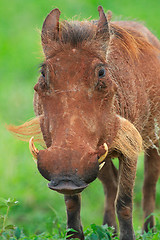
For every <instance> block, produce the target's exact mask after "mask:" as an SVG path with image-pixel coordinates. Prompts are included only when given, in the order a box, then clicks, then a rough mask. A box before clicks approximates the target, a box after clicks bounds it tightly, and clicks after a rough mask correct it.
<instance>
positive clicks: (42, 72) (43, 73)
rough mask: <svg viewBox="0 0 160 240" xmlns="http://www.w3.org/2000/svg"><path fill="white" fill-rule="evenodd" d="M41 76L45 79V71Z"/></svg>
mask: <svg viewBox="0 0 160 240" xmlns="http://www.w3.org/2000/svg"><path fill="white" fill-rule="evenodd" d="M41 75H42V77H44V78H45V72H44V71H43V70H42V71H41Z"/></svg>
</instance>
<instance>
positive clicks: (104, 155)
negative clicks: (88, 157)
mask: <svg viewBox="0 0 160 240" xmlns="http://www.w3.org/2000/svg"><path fill="white" fill-rule="evenodd" d="M103 146H104V149H105V151H106V152H105V154H103V155H102V156H101V157H100V158H99V159H98V162H99V164H100V163H101V162H103V161H104V159H105V158H106V156H107V154H108V146H107V144H106V143H104V144H103Z"/></svg>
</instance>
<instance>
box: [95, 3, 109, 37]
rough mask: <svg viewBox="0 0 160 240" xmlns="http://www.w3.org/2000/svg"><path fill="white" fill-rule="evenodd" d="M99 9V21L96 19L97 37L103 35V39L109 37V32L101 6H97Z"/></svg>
mask: <svg viewBox="0 0 160 240" xmlns="http://www.w3.org/2000/svg"><path fill="white" fill-rule="evenodd" d="M98 11H99V21H98V26H97V34H96V35H97V37H99V36H100V37H103V36H104V37H105V40H107V39H109V37H110V34H109V24H108V20H107V17H106V15H105V13H104V10H103V7H102V6H99V7H98Z"/></svg>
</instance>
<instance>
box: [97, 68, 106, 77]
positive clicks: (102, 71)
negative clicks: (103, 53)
mask: <svg viewBox="0 0 160 240" xmlns="http://www.w3.org/2000/svg"><path fill="white" fill-rule="evenodd" d="M105 75H106V70H105V68H101V69H100V70H99V72H98V77H99V78H103V77H105Z"/></svg>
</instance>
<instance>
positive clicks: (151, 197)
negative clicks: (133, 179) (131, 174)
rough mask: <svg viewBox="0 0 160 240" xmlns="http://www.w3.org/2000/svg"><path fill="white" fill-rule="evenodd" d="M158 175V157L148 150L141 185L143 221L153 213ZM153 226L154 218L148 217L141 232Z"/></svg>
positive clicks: (154, 151) (159, 167)
mask: <svg viewBox="0 0 160 240" xmlns="http://www.w3.org/2000/svg"><path fill="white" fill-rule="evenodd" d="M159 173H160V156H159V155H158V152H157V150H156V149H153V148H149V149H148V150H147V151H146V154H145V168H144V185H143V211H144V220H145V219H146V218H147V217H148V216H149V215H150V214H151V213H153V212H154V208H155V194H156V183H157V181H158V177H159ZM153 226H154V217H153V216H150V217H149V218H148V219H147V220H146V221H145V222H144V225H143V231H146V232H148V227H150V228H152V227H153Z"/></svg>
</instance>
